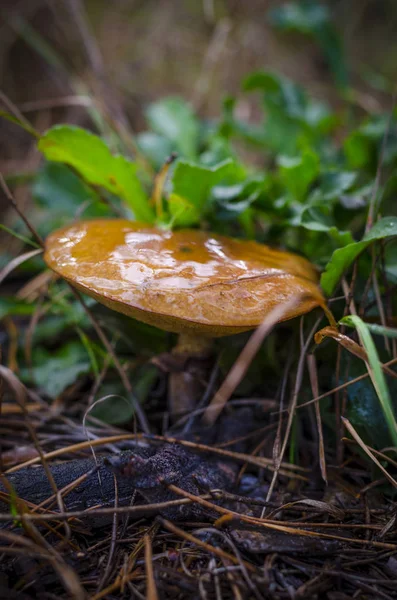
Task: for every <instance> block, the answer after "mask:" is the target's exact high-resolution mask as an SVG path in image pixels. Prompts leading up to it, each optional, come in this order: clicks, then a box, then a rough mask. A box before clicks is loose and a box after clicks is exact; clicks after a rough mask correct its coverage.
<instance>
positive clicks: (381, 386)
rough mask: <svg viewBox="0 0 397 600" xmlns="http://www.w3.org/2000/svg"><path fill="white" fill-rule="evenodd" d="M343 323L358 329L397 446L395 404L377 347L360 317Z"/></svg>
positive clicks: (370, 371) (369, 368) (373, 380)
mask: <svg viewBox="0 0 397 600" xmlns="http://www.w3.org/2000/svg"><path fill="white" fill-rule="evenodd" d="M341 323H347V324H349V325H350V326H353V327H355V328H356V329H357V331H358V335H359V337H360V340H361V343H362V345H363V346H364V348H365V350H366V351H367V356H368V363H367V369H368V373H369V376H370V378H371V381H372V383H373V386H374V388H375V390H376V393H377V396H378V399H379V403H380V406H381V408H382V411H383V414H384V417H385V420H386V423H387V427H388V429H389V433H390V439H391V440H392V442H393V444H394V445H395V446H397V423H396V418H395V416H394V410H393V403H392V399H391V396H390V392H389V388H388V386H387V382H386V378H385V375H384V373H383V371H382V367H381V362H380V360H379V356H378V352H377V350H376V346H375V344H374V341H373V339H372V337H371V334H370V332H369V329H368V327H367V325H366V323H364V321H363V320H362V319H360V317H357V316H356V315H349V316H347V317H344V318H343V319H342V320H341Z"/></svg>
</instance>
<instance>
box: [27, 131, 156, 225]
mask: <svg viewBox="0 0 397 600" xmlns="http://www.w3.org/2000/svg"><path fill="white" fill-rule="evenodd" d="M38 147H39V150H41V152H42V153H43V154H44V156H45V157H46V158H47V160H51V161H53V162H59V163H64V164H67V165H70V166H71V167H73V168H74V169H75V170H76V171H77V172H78V173H79V174H80V175H81V176H82V177H83V179H84V180H85V181H87V182H88V183H90V184H92V185H95V186H100V187H103V188H105V189H106V190H108V191H109V192H111V193H112V194H115V195H116V196H119V197H120V198H122V199H123V200H124V201H125V202H126V204H127V206H129V207H130V208H131V209H132V210H133V212H134V215H135V218H136V219H138V220H141V221H146V222H152V221H153V219H154V215H153V214H152V211H151V208H150V206H149V203H148V200H147V196H146V194H145V192H144V190H143V188H142V185H141V183H140V181H139V179H138V176H137V173H136V171H137V167H136V165H135V164H134V163H133V162H131V161H130V160H128V159H127V158H125V157H124V156H121V155H113V154H111V152H110V150H109V148H108V147H107V146H106V144H105V142H103V141H102V140H101V139H100V138H99V137H98V136H96V135H94V134H92V133H90V132H89V131H86V130H85V129H80V128H79V127H75V126H71V125H57V126H55V127H52V128H51V129H50V130H49V131H47V132H46V133H45V134H44V135H43V136H42V137H41V138H40V140H39V143H38Z"/></svg>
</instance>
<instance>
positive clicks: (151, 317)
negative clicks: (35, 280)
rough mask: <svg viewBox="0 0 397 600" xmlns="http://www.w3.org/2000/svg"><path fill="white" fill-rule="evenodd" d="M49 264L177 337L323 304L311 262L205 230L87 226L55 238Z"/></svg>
mask: <svg viewBox="0 0 397 600" xmlns="http://www.w3.org/2000/svg"><path fill="white" fill-rule="evenodd" d="M44 259H45V261H46V263H47V265H48V266H49V267H50V268H51V269H52V270H54V271H55V272H56V273H58V274H59V275H60V276H61V277H63V278H64V279H66V280H67V281H69V282H70V283H71V284H72V285H73V286H75V287H76V288H78V289H79V290H81V291H82V292H84V293H86V294H88V295H89V296H92V297H93V298H95V299H96V300H98V302H101V303H102V304H104V305H106V306H108V307H109V308H112V309H113V310H116V311H119V312H121V313H124V314H126V315H129V316H131V317H134V318H135V319H138V320H140V321H143V322H145V323H149V324H151V325H155V326H156V327H159V328H160V329H165V330H166V331H173V332H176V333H189V332H191V333H193V332H197V334H202V335H208V336H211V337H217V336H223V335H229V334H233V333H238V332H241V331H246V330H249V329H252V328H254V327H256V326H257V325H259V324H260V323H261V322H262V321H263V319H264V318H265V317H266V315H267V314H268V313H269V312H270V311H271V310H272V309H273V308H274V307H275V306H277V305H279V304H280V303H284V302H288V301H289V300H290V299H291V298H292V297H294V296H296V297H297V303H296V305H294V307H293V308H292V309H291V310H290V311H288V312H287V313H286V314H285V315H284V317H283V320H286V319H291V318H293V317H296V316H298V315H302V314H304V313H306V312H308V311H310V310H312V309H313V308H314V307H316V306H324V298H323V296H322V293H321V291H320V289H319V287H318V285H317V282H318V274H317V271H316V269H315V268H314V267H313V266H312V265H311V264H310V263H309V262H308V261H307V260H306V259H304V258H302V257H300V256H297V255H294V254H291V253H289V252H282V251H280V250H274V249H272V248H269V247H268V246H265V245H263V244H259V243H257V242H253V241H244V240H237V239H232V238H229V237H226V236H223V235H218V234H213V233H207V232H204V231H200V230H192V229H185V230H179V231H163V230H160V229H156V228H154V227H151V226H148V225H145V224H142V223H137V222H132V221H127V220H120V219H117V220H116V219H104V220H93V221H82V222H79V223H76V224H74V225H70V226H68V227H64V228H62V229H59V230H58V231H55V232H54V233H52V234H51V235H50V236H49V237H48V238H47V240H46V244H45V254H44ZM302 293H303V294H305V297H304V298H301V294H302ZM299 298H300V299H299Z"/></svg>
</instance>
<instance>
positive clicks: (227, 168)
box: [169, 159, 239, 227]
mask: <svg viewBox="0 0 397 600" xmlns="http://www.w3.org/2000/svg"><path fill="white" fill-rule="evenodd" d="M233 174H234V175H239V172H238V168H237V166H236V164H235V163H234V162H233V161H232V160H230V159H229V160H225V161H224V162H222V163H220V164H218V165H216V166H215V167H203V166H200V165H197V164H193V163H190V162H186V161H178V163H177V164H176V167H175V170H174V173H173V176H172V194H171V195H170V197H169V211H170V213H171V216H172V219H173V224H174V225H175V226H178V227H187V226H191V225H195V224H196V223H198V222H199V221H200V217H201V215H202V214H203V213H204V211H205V209H206V208H207V205H208V202H209V198H210V191H211V188H212V187H213V186H215V185H216V184H218V183H220V182H221V181H222V180H224V179H225V178H226V177H228V176H230V175H233Z"/></svg>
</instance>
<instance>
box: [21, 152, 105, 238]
mask: <svg viewBox="0 0 397 600" xmlns="http://www.w3.org/2000/svg"><path fill="white" fill-rule="evenodd" d="M32 194H33V197H34V199H35V200H36V202H37V204H38V206H39V207H40V208H41V209H42V214H43V219H42V220H41V221H40V232H41V233H42V234H45V235H46V234H48V233H50V232H51V231H53V230H54V229H57V228H58V227H61V226H62V225H66V224H67V223H70V221H71V219H75V218H76V217H77V216H79V215H81V216H82V217H84V218H93V217H101V216H105V215H107V214H108V209H107V207H106V205H105V204H104V203H102V202H101V200H100V197H99V196H98V194H97V193H96V192H95V190H94V189H93V188H92V187H90V186H89V185H87V184H86V183H85V181H83V180H82V179H81V178H80V177H78V175H76V174H75V173H73V171H72V170H71V169H70V168H69V167H68V166H66V165H63V164H60V163H55V162H50V163H46V164H44V166H43V168H42V169H41V170H40V171H39V173H38V174H37V177H36V179H35V182H34V184H33V186H32ZM81 213H82V214H81Z"/></svg>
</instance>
